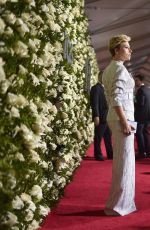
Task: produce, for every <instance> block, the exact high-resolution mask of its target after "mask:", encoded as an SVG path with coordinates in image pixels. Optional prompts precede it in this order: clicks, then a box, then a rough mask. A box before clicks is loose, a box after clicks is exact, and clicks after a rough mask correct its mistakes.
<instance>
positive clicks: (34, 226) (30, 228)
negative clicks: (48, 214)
mask: <svg viewBox="0 0 150 230" xmlns="http://www.w3.org/2000/svg"><path fill="white" fill-rule="evenodd" d="M38 227H39V223H38V222H37V221H36V220H33V221H32V222H31V224H30V225H29V226H28V227H27V230H36V229H38Z"/></svg>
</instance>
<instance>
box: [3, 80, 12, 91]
mask: <svg viewBox="0 0 150 230" xmlns="http://www.w3.org/2000/svg"><path fill="white" fill-rule="evenodd" d="M9 86H10V82H9V81H8V80H5V81H3V82H2V84H1V93H2V94H5V93H6V92H7V89H8V88H9Z"/></svg>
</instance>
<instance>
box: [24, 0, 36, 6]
mask: <svg viewBox="0 0 150 230" xmlns="http://www.w3.org/2000/svg"><path fill="white" fill-rule="evenodd" d="M25 1H26V2H27V3H29V5H31V6H35V1H34V0H25Z"/></svg>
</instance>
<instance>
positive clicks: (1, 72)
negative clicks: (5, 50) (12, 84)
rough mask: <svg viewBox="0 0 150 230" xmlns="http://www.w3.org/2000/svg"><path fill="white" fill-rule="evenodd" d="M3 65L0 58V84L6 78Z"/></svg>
mask: <svg viewBox="0 0 150 230" xmlns="http://www.w3.org/2000/svg"><path fill="white" fill-rule="evenodd" d="M4 64H5V62H3V59H2V58H1V57H0V82H1V81H4V80H5V78H6V75H5V72H4V68H3V65H4Z"/></svg>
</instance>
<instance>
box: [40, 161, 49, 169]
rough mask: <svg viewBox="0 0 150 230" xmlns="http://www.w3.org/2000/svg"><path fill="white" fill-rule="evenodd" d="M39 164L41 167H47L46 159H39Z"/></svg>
mask: <svg viewBox="0 0 150 230" xmlns="http://www.w3.org/2000/svg"><path fill="white" fill-rule="evenodd" d="M40 165H41V167H42V168H44V169H48V164H47V162H46V161H40Z"/></svg>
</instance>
